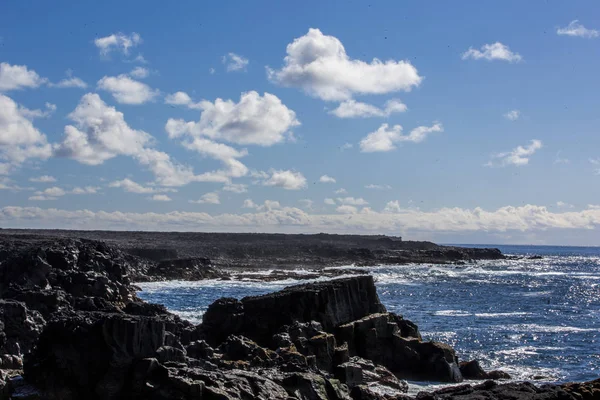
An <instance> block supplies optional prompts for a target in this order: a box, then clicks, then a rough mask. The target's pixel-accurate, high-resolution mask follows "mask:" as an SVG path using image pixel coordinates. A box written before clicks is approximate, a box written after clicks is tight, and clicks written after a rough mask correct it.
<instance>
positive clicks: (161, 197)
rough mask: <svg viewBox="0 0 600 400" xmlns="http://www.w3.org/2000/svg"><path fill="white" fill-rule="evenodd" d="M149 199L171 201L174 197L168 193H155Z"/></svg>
mask: <svg viewBox="0 0 600 400" xmlns="http://www.w3.org/2000/svg"><path fill="white" fill-rule="evenodd" d="M149 200H152V201H171V200H172V199H171V198H170V197H169V196H167V195H166V194H155V195H154V196H152V197H150V198H149Z"/></svg>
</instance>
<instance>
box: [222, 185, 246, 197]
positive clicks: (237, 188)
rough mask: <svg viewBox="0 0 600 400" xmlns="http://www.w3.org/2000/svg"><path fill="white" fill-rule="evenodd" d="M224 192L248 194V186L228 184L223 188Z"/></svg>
mask: <svg viewBox="0 0 600 400" xmlns="http://www.w3.org/2000/svg"><path fill="white" fill-rule="evenodd" d="M223 190H224V191H226V192H232V193H237V194H240V193H246V192H248V185H245V184H243V183H226V184H225V185H224V186H223Z"/></svg>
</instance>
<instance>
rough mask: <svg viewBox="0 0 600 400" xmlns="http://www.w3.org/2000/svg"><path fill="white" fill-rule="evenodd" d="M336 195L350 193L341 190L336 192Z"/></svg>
mask: <svg viewBox="0 0 600 400" xmlns="http://www.w3.org/2000/svg"><path fill="white" fill-rule="evenodd" d="M334 193H335V194H346V193H348V191H347V190H346V189H344V188H340V189H338V190H336V191H335V192H334Z"/></svg>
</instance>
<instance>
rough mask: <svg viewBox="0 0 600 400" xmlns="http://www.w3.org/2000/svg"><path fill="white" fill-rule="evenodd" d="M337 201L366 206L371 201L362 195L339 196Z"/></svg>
mask: <svg viewBox="0 0 600 400" xmlns="http://www.w3.org/2000/svg"><path fill="white" fill-rule="evenodd" d="M337 201H338V203H341V204H345V205H351V206H366V205H367V204H369V202H368V201H366V200H365V199H363V198H362V197H358V198H354V197H338V198H337Z"/></svg>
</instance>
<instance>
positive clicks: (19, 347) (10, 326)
mask: <svg viewBox="0 0 600 400" xmlns="http://www.w3.org/2000/svg"><path fill="white" fill-rule="evenodd" d="M45 324H46V321H45V320H44V318H43V317H42V316H41V314H40V313H39V312H37V311H35V310H29V309H28V308H27V307H26V306H25V304H24V303H22V302H19V301H14V300H0V354H4V355H10V356H16V357H20V356H21V355H23V354H28V353H29V352H30V351H31V349H32V348H33V346H34V345H35V343H36V341H37V339H38V337H39V335H40V333H41V332H42V329H43V328H44V325H45ZM15 362H18V361H14V359H12V358H11V359H10V360H9V359H8V358H7V359H6V360H3V362H2V364H3V365H4V364H6V365H8V364H10V365H14V363H15ZM4 368H8V367H4Z"/></svg>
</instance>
